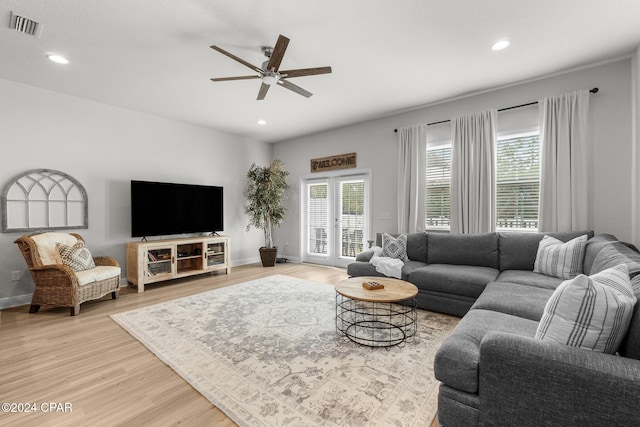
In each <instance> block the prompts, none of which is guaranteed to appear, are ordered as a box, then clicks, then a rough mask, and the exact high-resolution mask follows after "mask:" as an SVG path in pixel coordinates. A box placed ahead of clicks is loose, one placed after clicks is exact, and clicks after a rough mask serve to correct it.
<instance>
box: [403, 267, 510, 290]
mask: <svg viewBox="0 0 640 427" xmlns="http://www.w3.org/2000/svg"><path fill="white" fill-rule="evenodd" d="M498 273H499V271H498V270H496V269H494V268H491V267H478V266H473V265H451V264H428V265H427V266H426V267H422V268H417V269H415V270H413V271H412V272H411V283H413V284H414V285H416V286H417V287H418V289H424V290H430V291H437V292H441V293H444V294H454V295H462V296H467V297H472V298H477V297H478V296H479V295H480V294H481V293H482V291H483V290H484V288H485V286H486V285H487V283H489V282H493V281H494V280H495V279H496V277H498Z"/></svg>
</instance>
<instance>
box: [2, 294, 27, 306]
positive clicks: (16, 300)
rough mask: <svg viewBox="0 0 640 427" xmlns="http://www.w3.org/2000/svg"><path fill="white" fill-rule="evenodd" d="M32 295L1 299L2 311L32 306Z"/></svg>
mask: <svg viewBox="0 0 640 427" xmlns="http://www.w3.org/2000/svg"><path fill="white" fill-rule="evenodd" d="M32 295H33V294H25V295H15V296H12V297H4V298H0V310H2V309H4V308H11V307H17V306H19V305H25V304H31V296H32Z"/></svg>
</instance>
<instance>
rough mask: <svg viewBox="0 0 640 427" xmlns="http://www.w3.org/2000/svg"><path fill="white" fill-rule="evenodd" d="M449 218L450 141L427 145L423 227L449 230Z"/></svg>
mask: <svg viewBox="0 0 640 427" xmlns="http://www.w3.org/2000/svg"><path fill="white" fill-rule="evenodd" d="M450 218H451V143H448V144H439V145H435V146H427V174H426V193H425V229H426V230H449V227H450V223H451V222H450Z"/></svg>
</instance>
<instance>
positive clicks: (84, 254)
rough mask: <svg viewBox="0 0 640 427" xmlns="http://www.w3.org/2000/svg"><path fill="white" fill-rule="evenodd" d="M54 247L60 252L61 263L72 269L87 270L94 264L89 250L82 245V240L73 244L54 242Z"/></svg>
mask: <svg viewBox="0 0 640 427" xmlns="http://www.w3.org/2000/svg"><path fill="white" fill-rule="evenodd" d="M56 249H57V250H58V252H59V253H60V257H61V258H62V263H63V264H64V265H68V266H69V267H71V269H72V270H73V271H83V270H88V269H90V268H93V267H95V266H96V264H95V263H94V262H93V257H92V256H91V252H90V251H89V249H88V248H87V247H86V246H85V245H84V242H83V241H78V242H76V244H75V245H73V246H67V245H65V244H64V243H56Z"/></svg>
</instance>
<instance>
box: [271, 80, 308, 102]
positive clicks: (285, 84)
mask: <svg viewBox="0 0 640 427" xmlns="http://www.w3.org/2000/svg"><path fill="white" fill-rule="evenodd" d="M278 84H279V85H280V86H282V87H284V88H286V89H289V90H290V91H293V92H295V93H297V94H299V95H302V96H305V97H307V98H309V97H311V95H313V94H312V93H311V92H309V91H308V90H304V89H302V88H301V87H300V86H296V85H294V84H293V83H291V82H289V81H287V80H284V79H280V80H278Z"/></svg>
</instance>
